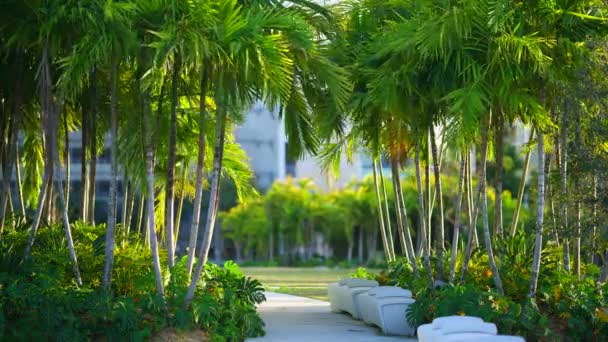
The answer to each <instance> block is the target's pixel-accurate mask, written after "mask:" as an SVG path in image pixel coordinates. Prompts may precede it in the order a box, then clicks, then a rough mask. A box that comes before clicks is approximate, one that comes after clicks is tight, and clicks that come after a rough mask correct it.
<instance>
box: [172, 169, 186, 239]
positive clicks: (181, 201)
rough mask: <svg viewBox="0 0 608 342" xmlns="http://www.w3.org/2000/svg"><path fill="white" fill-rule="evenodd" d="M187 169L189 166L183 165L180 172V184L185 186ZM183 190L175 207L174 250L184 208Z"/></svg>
mask: <svg viewBox="0 0 608 342" xmlns="http://www.w3.org/2000/svg"><path fill="white" fill-rule="evenodd" d="M188 167H189V164H187V163H186V164H184V166H183V170H182V172H183V173H182V182H183V184H185V182H186V177H187V175H188ZM184 193H185V191H184V189H183V186H182V191H181V192H180V194H179V204H178V205H177V215H176V217H175V233H174V235H173V236H175V246H176V247H175V248H177V242H178V241H179V229H180V226H181V222H182V209H183V208H184V197H185V196H184Z"/></svg>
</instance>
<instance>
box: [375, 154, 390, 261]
mask: <svg viewBox="0 0 608 342" xmlns="http://www.w3.org/2000/svg"><path fill="white" fill-rule="evenodd" d="M376 167H377V163H376V160H375V159H374V160H373V161H372V168H373V175H374V190H375V192H376V203H377V205H378V226H379V227H380V235H381V237H382V246H383V247H384V256H385V257H386V260H387V261H388V262H391V261H393V260H395V257H394V255H393V253H392V250H391V248H390V246H389V244H388V239H387V232H386V228H385V226H384V214H383V205H382V200H381V199H380V185H379V184H378V174H377V172H376ZM388 234H390V233H388ZM391 240H392V238H391Z"/></svg>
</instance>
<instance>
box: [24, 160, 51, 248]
mask: <svg viewBox="0 0 608 342" xmlns="http://www.w3.org/2000/svg"><path fill="white" fill-rule="evenodd" d="M49 178H50V172H49V171H48V167H45V170H44V175H43V176H42V185H41V186H40V193H39V195H38V204H37V205H36V213H35V214H34V221H33V222H32V227H31V228H30V232H29V237H28V240H27V245H26V247H25V260H28V259H29V258H30V255H31V252H32V247H33V246H34V239H35V237H36V231H37V230H38V226H39V225H40V219H41V218H42V211H43V209H44V203H45V202H46V201H45V199H46V193H47V188H48V186H49Z"/></svg>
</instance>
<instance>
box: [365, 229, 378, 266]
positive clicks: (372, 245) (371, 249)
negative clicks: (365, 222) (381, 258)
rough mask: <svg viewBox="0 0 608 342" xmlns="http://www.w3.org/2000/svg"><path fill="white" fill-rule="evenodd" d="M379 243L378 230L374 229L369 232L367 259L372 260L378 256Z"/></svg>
mask: <svg viewBox="0 0 608 342" xmlns="http://www.w3.org/2000/svg"><path fill="white" fill-rule="evenodd" d="M377 244H378V232H377V231H375V230H373V231H371V232H368V238H367V261H368V262H369V261H371V260H372V259H373V258H374V256H376V245H377Z"/></svg>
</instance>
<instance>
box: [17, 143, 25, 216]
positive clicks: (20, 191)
mask: <svg viewBox="0 0 608 342" xmlns="http://www.w3.org/2000/svg"><path fill="white" fill-rule="evenodd" d="M14 147H15V177H16V182H17V197H18V198H19V210H20V212H21V217H23V219H24V220H25V218H26V212H25V199H24V198H23V183H22V181H21V163H20V160H21V156H20V154H19V144H15V146H14Z"/></svg>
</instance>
